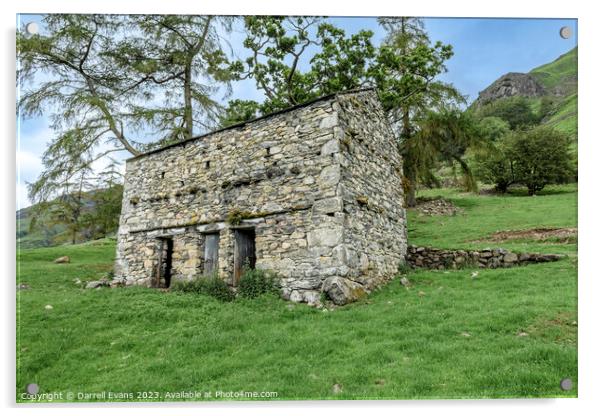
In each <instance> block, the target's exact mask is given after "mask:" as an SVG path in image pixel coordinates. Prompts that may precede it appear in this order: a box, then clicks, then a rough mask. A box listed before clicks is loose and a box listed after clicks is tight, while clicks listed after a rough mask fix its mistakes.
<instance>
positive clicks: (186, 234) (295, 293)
mask: <svg viewBox="0 0 602 416" xmlns="http://www.w3.org/2000/svg"><path fill="white" fill-rule="evenodd" d="M401 169H402V164H401V156H400V154H399V153H398V151H397V145H396V142H395V138H394V136H393V132H392V130H391V127H390V125H389V124H388V122H387V120H386V117H385V114H384V112H383V109H382V107H381V105H380V103H379V101H378V98H377V96H376V94H375V92H374V91H373V90H357V91H349V92H345V93H339V94H335V95H331V96H327V97H323V98H321V99H318V100H315V101H313V102H310V103H306V104H303V105H300V106H297V107H294V108H291V109H288V110H284V111H281V112H278V113H275V114H271V115H268V116H265V117H261V118H259V119H256V120H254V121H250V122H247V123H242V124H239V125H235V126H232V127H228V128H225V129H222V130H219V131H216V132H213V133H210V134H207V135H204V136H201V137H197V138H193V139H190V140H187V141H184V142H180V143H177V144H174V145H170V146H167V147H163V148H161V149H158V150H154V151H151V152H149V153H145V154H143V155H140V156H137V157H134V158H131V159H129V160H128V161H127V165H126V174H125V184H124V195H123V206H122V213H121V219H120V226H119V233H118V245H117V260H116V270H115V275H116V278H117V279H119V280H120V281H122V282H123V283H124V284H126V285H133V284H136V285H146V286H151V287H169V285H170V284H171V282H172V281H174V279H193V278H196V277H200V276H208V275H217V276H218V277H219V278H222V279H224V280H225V281H227V282H228V284H229V285H231V286H233V287H234V288H235V287H236V286H237V284H238V282H239V280H240V277H241V275H242V273H243V271H244V268H245V267H252V268H253V267H255V268H258V269H267V270H272V271H274V272H276V273H277V274H278V275H279V276H280V285H281V289H282V295H283V297H284V298H285V299H289V300H292V301H296V302H308V303H312V304H313V303H317V302H319V299H320V294H321V292H325V294H326V295H327V296H328V297H330V298H331V299H332V300H333V301H334V302H335V303H337V304H343V303H346V302H349V301H353V300H356V299H357V298H359V297H361V296H363V294H365V293H366V292H368V291H370V290H371V289H373V288H375V287H376V286H378V285H380V284H381V283H383V282H385V281H387V280H388V279H390V278H392V277H393V276H394V275H395V273H396V271H397V268H398V265H399V263H400V262H402V261H404V260H403V259H404V257H405V254H406V249H407V237H406V213H405V210H404V208H403V190H402V185H401V177H402V173H401V172H402V170H401Z"/></svg>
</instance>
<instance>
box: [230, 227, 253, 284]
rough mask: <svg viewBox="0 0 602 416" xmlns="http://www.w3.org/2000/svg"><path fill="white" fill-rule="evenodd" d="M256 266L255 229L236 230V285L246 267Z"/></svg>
mask: <svg viewBox="0 0 602 416" xmlns="http://www.w3.org/2000/svg"><path fill="white" fill-rule="evenodd" d="M245 267H249V268H251V269H254V268H255V230H235V231H234V282H233V283H234V285H235V286H236V285H238V282H239V281H240V277H241V276H242V274H243V272H244V268H245Z"/></svg>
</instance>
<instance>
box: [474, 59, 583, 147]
mask: <svg viewBox="0 0 602 416" xmlns="http://www.w3.org/2000/svg"><path fill="white" fill-rule="evenodd" d="M516 96H521V97H525V98H527V99H528V100H529V102H530V105H531V106H532V108H533V110H534V111H535V112H539V110H540V108H541V103H542V99H544V97H545V98H546V99H549V100H550V101H551V102H552V103H553V105H552V106H551V107H550V110H549V111H548V112H547V113H546V114H545V116H544V117H543V119H542V121H541V123H542V124H547V125H551V126H553V127H555V128H557V129H559V130H561V131H564V132H565V133H568V134H569V135H570V136H571V137H573V138H574V139H576V138H577V48H574V49H571V50H570V51H569V52H567V53H565V54H563V55H561V56H559V57H558V58H557V59H555V60H554V61H552V62H549V63H546V64H544V65H541V66H539V67H537V68H535V69H533V70H531V71H530V72H528V73H526V74H523V73H518V72H510V73H507V74H505V75H503V76H501V77H500V78H498V79H497V80H495V81H494V82H493V83H492V84H491V85H490V86H488V87H487V88H485V89H484V90H483V91H481V92H480V93H479V97H478V98H477V99H476V100H475V102H474V103H473V104H472V105H471V107H473V108H482V107H485V106H487V105H489V104H491V103H493V102H495V101H497V100H502V99H506V98H510V97H516Z"/></svg>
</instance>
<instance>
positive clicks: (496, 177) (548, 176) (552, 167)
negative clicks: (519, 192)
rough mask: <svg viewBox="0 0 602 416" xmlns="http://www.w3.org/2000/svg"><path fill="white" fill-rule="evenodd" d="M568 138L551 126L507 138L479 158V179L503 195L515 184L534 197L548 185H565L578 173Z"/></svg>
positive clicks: (477, 158) (514, 134) (477, 161)
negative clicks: (523, 187)
mask: <svg viewBox="0 0 602 416" xmlns="http://www.w3.org/2000/svg"><path fill="white" fill-rule="evenodd" d="M568 145H569V138H568V136H567V135H566V134H564V133H562V132H559V131H557V130H555V129H554V128H552V127H547V126H539V127H535V128H533V129H531V130H527V131H519V132H514V133H510V134H508V135H506V136H505V137H504V138H503V139H502V140H500V141H499V143H497V144H496V147H495V149H494V150H493V151H490V152H488V153H487V154H482V155H479V156H477V157H476V158H475V159H476V173H477V176H478V177H479V178H480V179H481V180H482V181H483V182H486V183H494V184H495V187H496V189H497V190H498V191H500V192H506V190H507V189H508V187H509V186H510V185H512V184H521V185H524V186H526V187H527V189H528V190H529V195H535V194H536V193H537V192H538V191H541V190H542V189H543V188H544V187H545V186H546V185H548V184H556V183H564V182H566V181H567V180H569V179H570V178H571V176H572V175H574V174H575V172H574V169H573V167H572V165H571V163H572V162H571V154H570V152H569V147H568Z"/></svg>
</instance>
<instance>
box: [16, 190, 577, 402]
mask: <svg viewBox="0 0 602 416" xmlns="http://www.w3.org/2000/svg"><path fill="white" fill-rule="evenodd" d="M421 195H424V196H436V195H442V196H445V197H446V198H450V199H451V200H452V201H453V202H454V203H455V204H456V205H457V206H459V207H460V208H462V212H460V213H458V214H457V215H455V216H450V217H438V216H435V217H427V216H421V215H419V214H418V213H417V212H415V211H411V212H409V215H408V217H409V219H408V228H409V241H410V243H411V244H416V245H432V246H435V247H442V248H443V247H445V248H484V247H503V248H507V249H511V250H516V251H530V252H542V253H560V254H566V255H567V257H566V258H564V259H563V260H561V261H559V262H555V263H544V264H537V265H529V266H525V267H517V268H510V269H496V270H478V275H477V276H476V277H473V276H472V275H473V272H475V271H477V270H476V269H462V270H449V271H427V270H420V271H415V272H411V273H410V274H409V275H408V278H409V280H410V281H411V282H412V286H411V287H409V288H406V287H404V286H402V285H400V283H399V279H395V280H393V281H392V282H391V283H390V284H388V285H386V286H384V287H383V288H382V289H380V290H378V291H376V292H374V293H372V294H371V295H370V296H369V297H367V298H366V299H364V300H362V301H360V302H357V303H355V304H351V305H347V306H344V307H340V308H336V309H333V310H320V309H315V308H311V307H308V306H307V305H303V304H291V303H288V302H285V301H283V300H280V299H278V298H276V297H273V296H264V297H262V298H259V299H255V300H240V299H238V300H236V301H234V302H231V303H221V302H219V301H217V300H215V299H213V298H211V297H206V296H202V295H196V294H189V293H169V292H161V291H158V290H153V289H145V288H118V289H98V290H85V289H82V288H81V286H79V285H76V284H75V283H74V280H75V279H80V280H82V281H84V282H85V281H88V280H95V279H97V278H98V277H101V276H104V275H106V273H107V272H108V271H110V270H111V268H112V262H113V258H114V253H115V242H114V241H112V240H99V241H96V242H91V243H86V244H80V245H75V246H59V247H51V248H38V249H24V250H19V252H18V259H17V265H18V273H17V283H18V284H27V285H29V286H30V288H29V289H26V290H19V291H17V307H18V310H17V346H16V348H17V386H16V388H17V401H19V402H29V400H26V399H23V397H22V393H23V392H24V389H25V386H26V385H27V384H29V383H37V384H38V385H39V386H40V393H44V392H63V393H64V397H65V401H69V400H68V397H69V396H68V392H70V393H73V394H75V397H74V400H75V401H95V400H100V401H107V400H111V401H119V400H127V401H138V400H153V401H161V400H171V401H173V400H186V399H192V400H232V397H227V394H226V397H223V396H221V397H220V396H219V394H218V395H216V392H226V393H227V392H239V391H247V392H253V391H255V392H275V394H272V400H274V399H275V400H303V399H314V400H315V399H437V398H508V397H576V395H577V381H578V379H577V246H576V241H568V242H566V241H562V242H561V241H554V240H549V241H530V240H513V241H506V242H498V243H491V242H487V241H482V240H483V239H486V238H487V236H488V235H490V234H491V233H493V232H496V231H501V230H520V229H528V228H541V227H576V225H577V189H576V185H566V186H556V187H549V188H548V187H546V189H545V190H544V191H543V192H542V194H541V195H538V196H536V197H528V196H526V193H520V192H517V193H514V194H511V195H508V196H488V195H480V196H479V195H474V194H463V193H458V192H455V191H452V190H431V191H428V192H423V193H422V194H421ZM63 255H68V256H70V257H71V259H72V262H71V263H70V264H54V263H53V262H52V261H53V260H54V259H55V258H57V257H59V256H63ZM47 305H51V306H52V309H47V308H46V306H47ZM563 378H571V379H572V381H573V385H574V387H573V389H572V390H570V391H563V390H561V389H560V386H559V384H560V380H561V379H563ZM103 391H105V392H114V393H131V394H133V398H131V397H130V398H128V397H127V396H123V395H122V396H119V395H117V396H116V397H115V396H113V398H108V397H107V398H105V399H102V398H99V397H94V396H87V397H78V396H77V392H86V393H100V392H103ZM180 391H187V392H188V391H200V392H208V393H209V394H208V395H207V396H203V397H197V398H190V397H188V398H186V397H183V398H177V399H174V398H173V396H171V397H169V396H168V395H167V393H168V392H171V393H177V392H180ZM144 392H146V393H144ZM107 394H108V393H107ZM239 399H240V398H239Z"/></svg>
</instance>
